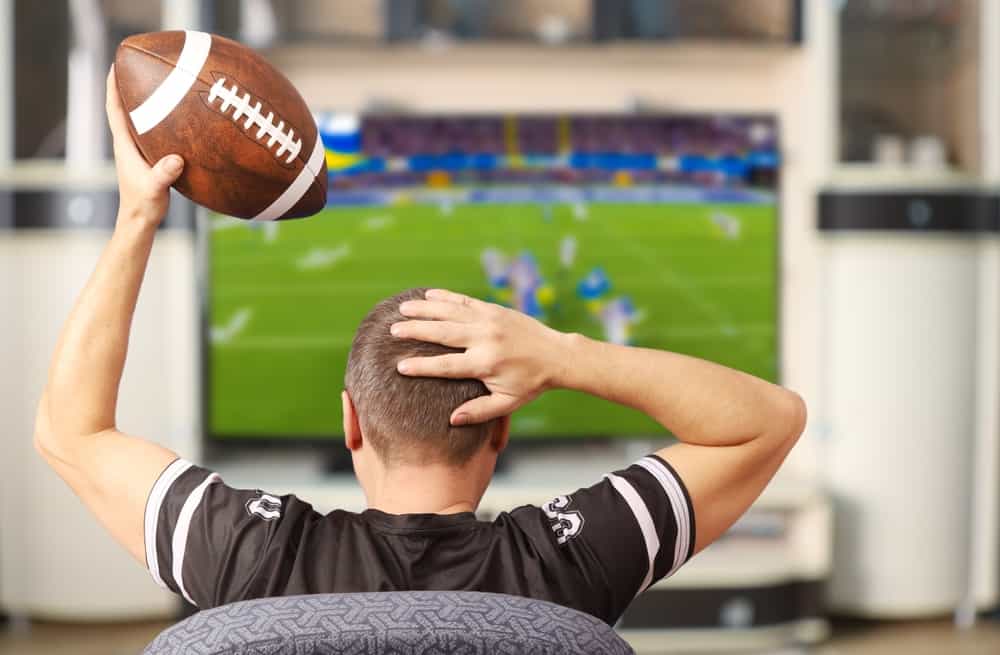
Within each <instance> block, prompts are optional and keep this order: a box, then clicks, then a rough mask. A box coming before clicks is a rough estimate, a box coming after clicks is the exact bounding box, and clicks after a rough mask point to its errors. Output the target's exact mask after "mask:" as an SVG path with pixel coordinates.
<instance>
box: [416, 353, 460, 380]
mask: <svg viewBox="0 0 1000 655" xmlns="http://www.w3.org/2000/svg"><path fill="white" fill-rule="evenodd" d="M396 370H397V371H399V372H400V373H402V374H403V375H407V376H410V377H418V378H453V379H463V378H475V377H476V371H475V366H474V365H473V363H472V361H471V359H470V357H469V356H468V355H467V354H465V353H452V354H448V355H436V356H434V357H410V358H409V359H404V360H401V361H400V362H399V363H398V364H396Z"/></svg>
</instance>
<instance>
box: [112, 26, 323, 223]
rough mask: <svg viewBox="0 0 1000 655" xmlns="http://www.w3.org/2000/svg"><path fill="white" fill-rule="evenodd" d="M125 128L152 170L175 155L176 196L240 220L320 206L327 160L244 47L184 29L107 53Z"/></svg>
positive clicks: (280, 86) (288, 89)
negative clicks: (179, 168) (178, 163)
mask: <svg viewBox="0 0 1000 655" xmlns="http://www.w3.org/2000/svg"><path fill="white" fill-rule="evenodd" d="M115 79H116V81H117V83H118V92H119V93H120V94H121V97H122V102H123V103H124V104H125V110H126V111H127V112H128V113H129V118H130V119H131V121H130V125H129V128H130V129H131V131H132V137H133V138H134V139H135V142H136V144H137V145H138V147H139V150H140V151H141V152H142V154H143V156H144V157H145V158H146V161H148V162H149V163H150V164H152V163H155V162H157V161H158V160H159V159H160V158H161V157H164V156H165V155H169V154H171V153H176V154H178V155H180V156H181V157H183V158H184V162H185V164H184V173H183V174H182V175H181V177H180V178H179V179H178V180H177V182H175V183H174V187H175V188H176V189H177V190H178V191H180V192H181V193H183V194H184V195H185V196H187V197H188V198H190V199H191V200H193V201H195V202H196V203H198V204H200V205H203V206H205V207H208V208H209V209H213V210H215V211H218V212H221V213H223V214H228V215H230V216H237V217H239V218H249V219H253V220H260V221H268V220H280V219H284V218H299V217H302V216H310V215H312V214H315V213H316V212H318V211H319V210H321V209H322V208H323V206H324V205H325V204H326V182H327V175H326V158H325V154H324V151H323V143H322V140H321V139H320V136H319V132H318V131H317V129H316V123H315V120H314V119H313V116H312V114H311V113H310V112H309V108H308V107H307V106H306V103H305V101H303V100H302V97H301V96H300V95H299V93H298V91H296V90H295V87H293V86H292V83H291V82H289V81H288V80H287V79H286V78H285V76H284V75H282V74H281V73H279V72H278V71H277V70H275V69H274V67H272V66H271V65H270V64H268V63H267V62H266V61H265V60H264V58H263V57H261V56H260V55H258V54H257V53H255V52H254V51H253V50H251V49H250V48H247V47H246V46H243V45H240V44H239V43H236V42H235V41H231V40H229V39H226V38H224V37H221V36H217V35H214V34H206V33H205V32H195V31H190V30H185V31H174V32H151V33H148V34H136V35H133V36H130V37H128V38H127V39H125V40H124V41H122V43H121V45H119V46H118V52H117V53H115Z"/></svg>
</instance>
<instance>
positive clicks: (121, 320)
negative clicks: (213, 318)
mask: <svg viewBox="0 0 1000 655" xmlns="http://www.w3.org/2000/svg"><path fill="white" fill-rule="evenodd" d="M154 235H155V225H154V224H152V223H149V222H144V221H139V220H123V219H122V218H120V219H119V221H118V226H117V227H116V229H115V231H114V234H113V235H112V237H111V240H110V242H109V243H108V245H107V247H106V248H105V250H104V252H103V254H102V255H101V257H100V260H99V261H98V263H97V267H96V268H95V270H94V272H93V274H92V275H91V277H90V279H89V281H88V282H87V285H86V286H85V288H84V290H83V291H82V293H81V294H80V297H79V298H78V299H77V302H76V305H75V306H74V307H73V310H72V311H71V313H70V315H69V318H68V319H67V320H66V324H65V326H64V327H63V330H62V333H61V335H60V337H59V341H58V344H57V346H56V349H55V354H54V356H53V359H52V363H51V366H50V368H49V378H48V383H47V385H46V388H45V392H44V395H43V397H42V403H41V407H40V413H43V414H44V418H45V421H44V423H45V425H46V429H45V434H44V435H39V438H41V439H45V440H46V441H47V444H48V445H49V446H58V447H67V446H71V445H72V443H71V440H73V439H75V438H80V437H81V436H82V435H92V434H97V433H99V432H102V431H104V430H109V429H112V428H114V427H115V407H116V404H117V399H118V385H119V383H120V381H121V375H122V369H123V367H124V365H125V356H126V352H127V349H128V339H129V330H130V328H131V323H132V315H133V313H134V311H135V306H136V300H137V298H138V295H139V288H140V286H141V284H142V278H143V275H144V274H145V270H146V264H147V261H148V259H149V253H150V250H151V248H152V244H153V238H154ZM40 423H42V421H40Z"/></svg>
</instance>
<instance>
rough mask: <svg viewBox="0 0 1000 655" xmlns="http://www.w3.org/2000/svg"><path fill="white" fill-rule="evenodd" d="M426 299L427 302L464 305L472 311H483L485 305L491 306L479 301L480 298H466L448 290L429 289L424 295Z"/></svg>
mask: <svg viewBox="0 0 1000 655" xmlns="http://www.w3.org/2000/svg"><path fill="white" fill-rule="evenodd" d="M424 298H426V299H427V300H439V301H442V302H450V303H452V304H455V305H464V306H466V307H471V308H472V309H481V308H482V307H483V306H484V305H488V304H489V303H486V302H483V301H482V300H479V299H478V298H473V297H471V296H466V295H464V294H461V293H455V292H454V291H448V290H447V289H428V290H427V292H426V293H424Z"/></svg>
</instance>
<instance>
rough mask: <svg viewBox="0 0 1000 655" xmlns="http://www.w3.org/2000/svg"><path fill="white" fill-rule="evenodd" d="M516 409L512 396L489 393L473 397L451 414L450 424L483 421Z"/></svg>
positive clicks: (470, 423) (467, 423)
mask: <svg viewBox="0 0 1000 655" xmlns="http://www.w3.org/2000/svg"><path fill="white" fill-rule="evenodd" d="M515 409H517V401H516V400H515V399H514V397H513V396H505V395H501V394H497V393H491V394H490V395H488V396H480V397H479V398H473V399H472V400H470V401H469V402H467V403H465V404H463V405H462V406H461V407H459V408H458V409H456V410H455V411H454V412H452V414H451V424H452V425H472V424H474V423H485V422H486V421H490V420H492V419H495V418H498V417H500V416H506V415H507V414H510V413H511V412H513V411H514V410H515Z"/></svg>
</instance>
